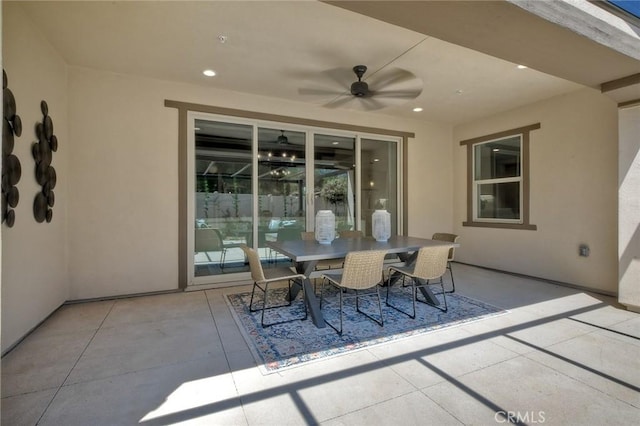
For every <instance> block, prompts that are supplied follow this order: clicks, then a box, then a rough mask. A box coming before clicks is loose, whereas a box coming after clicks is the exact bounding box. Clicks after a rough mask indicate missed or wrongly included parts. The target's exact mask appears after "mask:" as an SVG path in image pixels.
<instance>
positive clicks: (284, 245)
mask: <svg viewBox="0 0 640 426" xmlns="http://www.w3.org/2000/svg"><path fill="white" fill-rule="evenodd" d="M266 245H267V247H270V248H271V249H273V250H276V251H277V252H279V253H282V254H284V255H285V256H287V257H289V258H291V259H292V260H293V261H294V262H309V261H314V260H324V259H337V258H341V257H345V256H346V255H347V253H349V252H351V251H362V250H386V251H387V253H406V252H409V251H415V250H419V249H420V248H421V247H425V246H448V247H460V244H458V243H450V242H447V241H436V240H431V239H428V238H418V237H408V236H404V235H394V236H392V237H391V238H389V241H387V242H384V243H383V242H377V241H376V240H374V239H373V238H338V239H335V240H333V242H332V243H331V244H319V243H318V242H317V241H305V240H293V241H269V242H267V243H266Z"/></svg>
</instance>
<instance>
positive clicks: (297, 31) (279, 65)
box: [20, 1, 637, 124]
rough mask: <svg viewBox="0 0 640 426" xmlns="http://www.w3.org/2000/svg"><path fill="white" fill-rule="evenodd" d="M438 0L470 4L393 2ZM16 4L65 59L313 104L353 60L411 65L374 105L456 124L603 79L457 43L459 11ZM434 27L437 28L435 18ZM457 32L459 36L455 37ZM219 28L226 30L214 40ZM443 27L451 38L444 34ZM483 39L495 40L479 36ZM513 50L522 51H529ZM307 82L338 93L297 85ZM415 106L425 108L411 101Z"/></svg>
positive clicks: (347, 73)
mask: <svg viewBox="0 0 640 426" xmlns="http://www.w3.org/2000/svg"><path fill="white" fill-rule="evenodd" d="M373 3H376V2H373ZM391 3H393V2H391ZM414 3H415V4H414ZM432 3H433V4H432ZM435 3H443V4H449V6H452V4H453V5H455V4H457V3H460V4H459V5H458V7H464V6H465V4H466V2H408V3H403V4H402V7H401V8H400V7H395V9H397V10H400V11H403V16H405V18H406V16H408V15H410V14H412V13H413V14H415V13H416V12H417V13H420V15H419V16H420V17H421V18H424V21H425V22H432V21H433V20H434V18H433V17H431V18H430V16H431V15H432V14H433V11H434V10H431V11H427V10H422V11H420V10H414V9H412V8H417V7H426V6H430V7H435ZM471 3H475V4H476V5H475V7H476V8H477V7H479V5H480V4H481V3H482V4H483V7H486V8H487V11H490V10H494V11H495V9H492V8H495V7H496V4H494V3H497V4H503V3H504V6H507V7H510V8H514V7H515V6H513V5H510V4H508V3H505V2H502V1H500V2H491V3H490V4H489V3H486V2H471ZM367 4H369V2H347V3H340V6H343V7H345V6H349V7H350V8H353V9H357V8H358V7H362V8H366V7H368V6H367ZM441 6H442V5H441ZM467 6H468V5H467ZM20 7H22V9H23V10H24V12H25V13H26V14H27V16H29V17H30V18H31V19H32V20H33V22H34V24H35V26H36V27H37V28H38V29H39V30H40V31H41V32H42V33H43V35H44V36H45V37H46V38H47V40H49V41H50V42H51V44H52V45H53V46H54V48H55V49H56V50H57V51H58V52H59V53H60V54H61V55H62V57H63V58H64V59H65V61H66V62H67V63H68V64H69V65H72V66H78V67H87V68H93V69H99V70H106V71H111V72H117V73H126V74H133V75H140V76H145V77H150V78H157V79H162V80H169V81H176V82H184V83H189V84H194V85H200V86H206V87H215V88H220V89H226V90H232V91H239V92H247V93H251V94H254V95H261V96H268V97H274V98H280V99H283V100H287V101H294V102H303V103H307V104H313V105H317V106H319V107H323V106H324V105H326V104H327V103H328V102H330V101H332V100H335V99H336V96H339V94H340V93H347V91H348V87H349V84H350V83H351V82H353V81H354V80H355V76H354V74H353V71H352V70H351V68H352V67H353V66H354V65H357V64H365V65H367V66H368V67H369V70H368V72H367V74H365V77H367V76H369V77H371V80H370V82H371V83H372V84H373V82H374V81H375V77H376V76H375V73H376V72H378V71H380V70H382V71H381V72H380V74H378V76H381V75H382V74H384V73H385V72H390V71H391V70H393V69H396V68H400V69H404V70H408V71H410V72H411V73H413V74H414V75H415V76H416V77H417V79H418V80H417V81H418V83H421V86H422V92H421V94H420V95H419V96H418V97H417V98H416V99H415V100H409V101H403V102H399V103H398V102H395V103H394V104H393V105H390V106H388V107H385V108H382V109H378V110H375V111H371V112H370V113H375V114H387V115H392V116H398V117H407V118H414V119H415V118H419V119H423V120H431V121H439V122H448V123H453V124H457V123H463V122H467V121H471V120H475V119H479V118H481V117H483V116H489V115H493V114H497V113H500V112H502V111H507V110H510V109H513V108H516V107H519V106H522V105H526V104H529V103H531V102H536V101H539V100H543V99H546V98H549V97H553V96H557V95H560V94H563V93H567V92H571V91H574V90H577V89H579V88H581V87H582V86H581V84H590V83H592V82H597V83H601V82H602V81H600V79H601V77H598V76H595V78H594V79H578V78H575V76H572V75H569V74H562V73H559V72H556V71H555V70H553V69H547V68H544V67H539V69H542V70H545V71H547V72H554V73H556V74H557V75H562V76H563V77H565V78H573V79H574V81H579V82H580V83H581V84H577V83H574V82H570V81H568V80H565V79H563V78H559V77H555V76H552V75H550V74H546V73H543V72H540V71H538V70H536V69H535V68H536V67H535V66H534V65H538V64H537V63H536V64H534V63H528V64H527V65H529V68H528V69H518V68H516V65H517V64H518V63H519V62H521V61H520V57H515V56H511V57H508V60H504V59H498V58H497V57H495V56H490V55H488V54H486V53H481V51H483V50H486V49H483V48H482V47H481V46H470V47H471V48H469V47H462V45H465V44H468V40H467V42H465V40H463V38H467V39H468V38H470V37H473V36H474V34H475V33H474V32H473V31H472V30H473V28H472V26H468V27H467V26H463V25H459V24H460V23H459V22H458V23H456V25H450V27H451V28H450V31H449V33H451V32H455V33H457V34H458V37H457V38H456V39H455V40H453V37H451V36H450V35H447V34H446V33H445V31H440V32H439V33H438V34H435V36H431V35H426V34H428V31H426V28H422V27H421V28H413V29H407V28H403V27H402V26H405V25H406V24H407V23H406V22H402V20H400V21H399V22H397V23H398V24H399V25H400V26H398V25H394V24H391V23H387V22H383V20H381V19H383V18H382V17H380V16H378V12H376V13H374V11H371V10H364V12H365V13H370V14H371V15H374V16H375V18H377V19H374V18H371V17H368V16H364V15H362V14H360V13H354V12H352V11H348V10H345V9H344V8H343V7H335V6H333V5H331V4H327V3H322V2H315V1H299V2H271V1H266V2H244V1H235V2H214V1H209V2H201V1H200V2H190V1H182V2H130V1H125V2H88V1H81V2H56V1H45V2H31V1H30V2H21V4H20ZM463 10H464V9H459V10H458V12H457V13H458V14H460V13H461V11H463ZM469 10H471V9H469ZM480 10H483V9H480ZM507 10H508V9H507ZM357 11H358V12H362V10H357ZM383 12H384V11H383ZM387 12H388V11H387ZM387 12H385V13H387ZM452 13H453V12H452ZM476 13H480V12H479V11H478V10H476ZM454 15H455V14H454ZM489 15H491V13H489ZM444 16H445V15H441V17H444ZM460 16H463V15H460ZM396 18H397V16H396ZM482 18H483V19H484V16H482ZM394 19H395V18H394ZM536 19H537V18H536ZM538 20H539V19H538ZM392 21H393V20H392ZM451 22H453V21H451ZM535 22H537V21H535ZM406 26H409V25H406ZM409 27H410V26H409ZM440 27H442V25H441V26H440ZM435 29H438V27H436V26H434V31H435ZM491 29H492V30H493V29H495V28H493V27H492V28H491ZM467 30H469V31H467ZM465 34H466V35H467V36H466V37H462V38H461V37H460V35H465ZM220 36H224V37H226V38H224V39H223V40H221V38H220ZM436 37H437V38H436ZM447 38H450V39H451V40H453V41H454V42H455V44H454V43H451V42H447V41H443V39H447ZM223 41H224V42H223ZM485 41H491V39H490V38H489V37H488V36H487V37H486V40H485ZM496 46H498V47H500V45H499V44H496ZM520 50H523V49H520ZM534 50H535V49H534ZM536 52H537V51H536ZM489 53H492V54H493V55H497V56H503V57H507V56H508V55H505V54H504V53H502V54H499V53H500V52H498V53H496V52H489ZM523 53H527V52H523ZM521 57H522V62H525V61H524V60H525V59H526V58H528V57H529V56H527V55H525V54H523V55H521ZM636 62H637V61H636ZM207 68H211V69H214V70H216V72H217V74H218V75H217V76H216V77H213V78H208V77H205V76H204V75H203V74H202V71H203V70H204V69H207ZM414 83H415V81H414ZM301 89H303V90H302V93H301ZM304 89H307V92H305V90H304ZM311 89H323V90H328V91H332V92H335V94H332V95H309V94H305V93H308V92H309V91H310V90H311ZM311 91H312V90H311ZM415 106H419V107H422V108H423V109H424V110H423V111H422V112H421V113H415V112H412V111H411V109H412V108H413V107H415ZM338 108H344V109H356V110H361V109H362V104H361V103H360V102H359V100H357V99H356V100H353V101H350V102H347V103H346V104H343V105H340V106H339V107H338Z"/></svg>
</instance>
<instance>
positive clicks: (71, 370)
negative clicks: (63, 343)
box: [36, 300, 116, 425]
mask: <svg viewBox="0 0 640 426" xmlns="http://www.w3.org/2000/svg"><path fill="white" fill-rule="evenodd" d="M115 305H116V301H115V300H114V301H113V303H112V304H111V307H110V308H109V311H108V312H107V313H106V315H105V316H104V318H102V321H100V324H99V325H98V328H96V330H95V331H94V332H93V335H92V336H91V338H90V339H89V341H88V342H87V344H86V345H85V346H84V349H82V352H80V355H78V359H76V362H74V363H73V366H72V367H71V368H70V369H69V372H68V373H67V375H66V376H65V378H64V380H63V381H62V383H61V384H60V386H58V389H56V391H55V393H54V394H53V396H52V397H51V400H50V401H49V403H48V404H47V406H46V407H45V409H44V410H42V414H41V415H40V417H38V420H37V421H36V425H37V424H39V423H40V422H41V421H42V418H43V417H44V415H45V414H46V413H47V411H48V410H49V407H51V404H53V401H54V400H55V399H56V397H57V396H58V393H60V390H61V389H62V388H63V387H64V386H65V384H66V383H67V380H69V376H70V375H71V372H73V370H74V368H76V366H77V365H78V363H79V362H80V359H81V358H82V356H83V355H84V353H85V352H86V351H87V349H88V348H89V345H91V342H93V339H95V337H96V335H97V334H98V332H99V331H100V329H101V328H102V325H103V324H104V322H105V321H106V320H107V317H108V316H109V314H111V311H113V308H114V306H115Z"/></svg>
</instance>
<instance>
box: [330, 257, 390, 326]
mask: <svg viewBox="0 0 640 426" xmlns="http://www.w3.org/2000/svg"><path fill="white" fill-rule="evenodd" d="M385 254H386V251H384V250H368V251H355V252H351V253H348V254H347V257H345V260H344V269H343V270H342V273H337V274H332V273H325V274H322V287H321V289H320V309H322V303H323V300H324V283H325V281H326V282H328V283H330V284H331V285H333V286H334V287H336V288H337V289H338V295H339V299H340V328H337V327H336V326H334V325H333V324H331V323H330V322H329V321H327V319H326V317H325V320H324V321H325V322H326V323H327V325H328V326H329V327H331V328H333V329H334V330H335V331H336V332H337V333H338V335H340V336H342V316H343V315H342V314H343V299H345V298H355V299H356V310H357V311H358V312H359V313H361V314H363V315H364V316H366V317H367V318H369V319H370V320H372V321H373V322H375V323H376V324H378V325H379V326H381V327H382V326H383V325H384V318H383V317H382V305H381V303H380V287H379V285H378V284H380V282H381V281H382V266H383V264H384V256H385ZM373 289H375V292H374V291H372V290H373ZM349 290H353V294H348V293H347V292H348V291H349ZM361 292H364V293H361ZM366 296H377V298H378V310H379V312H380V319H379V320H378V319H376V318H374V317H373V316H371V315H369V314H367V313H366V312H364V311H361V310H360V304H359V298H360V297H366Z"/></svg>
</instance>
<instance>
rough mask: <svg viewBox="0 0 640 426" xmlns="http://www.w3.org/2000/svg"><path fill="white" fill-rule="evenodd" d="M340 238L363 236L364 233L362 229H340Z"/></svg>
mask: <svg viewBox="0 0 640 426" xmlns="http://www.w3.org/2000/svg"><path fill="white" fill-rule="evenodd" d="M338 235H339V236H340V238H362V237H364V234H363V233H362V231H340V232H339V233H338Z"/></svg>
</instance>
